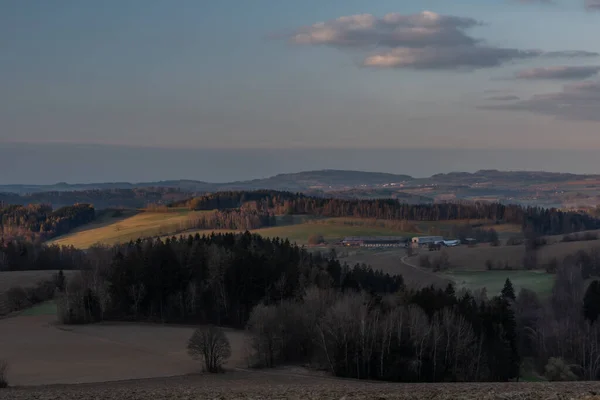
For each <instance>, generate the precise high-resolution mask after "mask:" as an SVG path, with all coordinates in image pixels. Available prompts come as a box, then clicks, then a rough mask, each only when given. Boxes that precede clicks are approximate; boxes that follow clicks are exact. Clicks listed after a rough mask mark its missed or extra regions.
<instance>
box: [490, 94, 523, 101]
mask: <svg viewBox="0 0 600 400" xmlns="http://www.w3.org/2000/svg"><path fill="white" fill-rule="evenodd" d="M486 100H493V101H514V100H521V98H520V97H519V96H515V95H506V96H491V97H488V98H486Z"/></svg>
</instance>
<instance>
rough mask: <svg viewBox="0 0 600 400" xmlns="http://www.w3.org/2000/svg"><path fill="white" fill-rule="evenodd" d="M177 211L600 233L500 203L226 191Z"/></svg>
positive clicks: (586, 219)
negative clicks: (472, 222)
mask: <svg viewBox="0 0 600 400" xmlns="http://www.w3.org/2000/svg"><path fill="white" fill-rule="evenodd" d="M174 206H187V207H189V208H190V209H193V210H210V209H217V208H218V209H222V208H239V207H242V206H246V207H251V208H254V209H257V210H262V211H270V212H273V213H275V214H276V215H282V214H306V215H315V216H321V217H358V218H370V219H383V220H410V221H449V220H464V219H479V220H489V221H496V222H498V223H511V224H518V225H521V226H522V227H523V229H533V230H534V231H535V232H537V233H538V234H542V235H551V234H564V233H571V232H578V231H582V230H592V229H599V228H600V220H598V219H596V218H594V217H592V216H590V215H588V214H584V213H576V212H564V211H560V210H557V209H544V208H540V207H521V206H517V205H504V204H499V203H478V202H474V203H465V202H462V203H435V204H416V205H415V204H405V203H401V202H399V201H397V200H392V199H382V200H343V199H327V198H319V197H309V196H305V195H302V194H294V193H290V192H277V191H267V190H263V191H255V192H222V193H214V194H210V195H205V196H202V197H196V198H193V199H190V200H188V201H186V202H179V203H176V204H174Z"/></svg>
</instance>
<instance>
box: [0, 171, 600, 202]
mask: <svg viewBox="0 0 600 400" xmlns="http://www.w3.org/2000/svg"><path fill="white" fill-rule="evenodd" d="M257 189H265V190H278V191H289V192H303V193H305V194H309V195H314V196H327V197H332V196H337V197H340V198H345V199H350V198H357V199H368V198H371V199H372V198H394V199H398V200H399V201H402V202H406V203H413V204H414V203H417V202H422V203H431V202H434V201H455V200H486V201H499V202H502V203H515V204H523V205H538V206H544V207H573V208H583V207H595V206H596V205H597V204H600V175H577V174H570V173H556V172H544V171H498V170H480V171H477V172H474V173H469V172H448V173H441V174H436V175H433V176H431V177H428V178H413V177H411V176H409V175H402V174H390V173H380V172H365V171H347V170H333V169H329V170H318V171H304V172H298V173H289V174H279V175H275V176H272V177H269V178H262V179H253V180H248V181H236V182H223V183H214V182H204V181H196V180H167V181H154V182H138V183H129V182H104V183H87V184H70V183H65V182H60V183H56V184H53V185H0V202H5V203H14V204H28V203H40V202H46V203H49V204H52V205H54V206H61V205H68V204H73V202H74V201H79V202H81V201H83V202H88V203H92V204H94V205H95V206H96V207H98V208H106V207H120V206H125V207H143V206H145V205H147V204H148V203H154V204H156V203H158V204H164V203H168V202H169V201H175V200H181V199H185V198H186V197H191V196H196V195H199V194H205V193H214V192H218V191H232V190H238V191H239V190H257ZM98 191H100V192H98ZM66 192H71V193H72V195H66Z"/></svg>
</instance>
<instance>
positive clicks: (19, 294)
mask: <svg viewBox="0 0 600 400" xmlns="http://www.w3.org/2000/svg"><path fill="white" fill-rule="evenodd" d="M6 297H7V299H8V307H9V309H10V311H11V312H12V311H20V310H22V309H24V308H26V307H29V306H30V305H31V302H30V301H29V299H28V298H27V292H26V291H25V289H23V288H22V287H20V286H17V287H12V288H10V289H8V291H7V292H6Z"/></svg>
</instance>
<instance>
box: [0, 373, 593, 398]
mask: <svg viewBox="0 0 600 400" xmlns="http://www.w3.org/2000/svg"><path fill="white" fill-rule="evenodd" d="M598 392H600V383H597V382H570V383H434V384H431V383H422V384H394V383H382V382H364V381H356V380H347V379H330V378H317V377H314V376H310V375H302V374H293V373H285V372H281V373H279V372H276V371H266V372H261V371H235V372H228V373H225V374H218V375H192V376H180V377H171V378H158V379H144V380H131V381H122V382H106V383H96V384H83V385H57V386H42V387H29V388H27V387H24V388H13V389H7V390H0V399H11V400H25V399H61V400H80V399H88V398H93V399H97V400H103V399H111V400H117V399H118V400H121V399H122V400H133V399H136V400H137V399H140V400H141V399H154V400H162V399H222V400H226V399H303V400H320V399H323V400H338V399H344V400H346V399H347V400H351V399H356V400H358V399H403V400H408V399H415V400H420V399H423V400H425V399H427V400H432V399H436V400H500V399H502V400H517V399H518V400H567V399H569V400H570V399H572V400H584V399H585V400H599V399H600V396H593V395H591V393H598Z"/></svg>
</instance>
